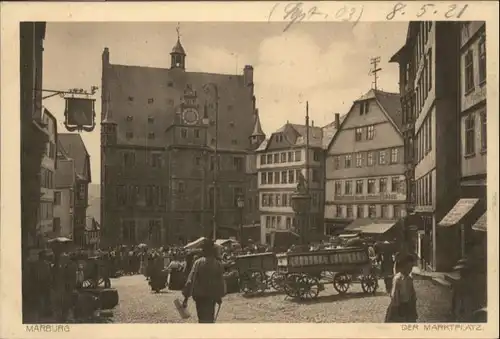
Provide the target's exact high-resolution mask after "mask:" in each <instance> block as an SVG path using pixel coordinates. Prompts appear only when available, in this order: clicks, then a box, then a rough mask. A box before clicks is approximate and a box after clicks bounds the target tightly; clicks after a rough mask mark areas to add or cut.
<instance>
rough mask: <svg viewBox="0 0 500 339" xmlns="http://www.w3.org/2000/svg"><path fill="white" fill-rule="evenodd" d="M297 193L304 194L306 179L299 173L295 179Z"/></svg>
mask: <svg viewBox="0 0 500 339" xmlns="http://www.w3.org/2000/svg"><path fill="white" fill-rule="evenodd" d="M297 181H298V182H297V192H298V193H305V192H306V178H304V175H303V174H302V173H299V176H298V178H297Z"/></svg>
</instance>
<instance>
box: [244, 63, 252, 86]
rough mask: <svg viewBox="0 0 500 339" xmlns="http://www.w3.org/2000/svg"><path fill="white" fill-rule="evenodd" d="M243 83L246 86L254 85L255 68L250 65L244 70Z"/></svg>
mask: <svg viewBox="0 0 500 339" xmlns="http://www.w3.org/2000/svg"><path fill="white" fill-rule="evenodd" d="M243 82H244V83H245V86H252V85H253V67H252V66H250V65H246V66H245V68H244V69H243Z"/></svg>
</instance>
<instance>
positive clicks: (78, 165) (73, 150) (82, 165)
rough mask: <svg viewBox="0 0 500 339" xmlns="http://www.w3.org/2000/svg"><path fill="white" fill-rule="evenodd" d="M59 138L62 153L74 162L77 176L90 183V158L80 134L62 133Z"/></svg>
mask: <svg viewBox="0 0 500 339" xmlns="http://www.w3.org/2000/svg"><path fill="white" fill-rule="evenodd" d="M58 137H59V146H60V147H61V148H62V151H63V152H64V153H65V154H67V156H68V157H69V158H71V159H73V161H74V164H75V173H76V175H77V176H78V177H79V178H81V179H83V180H88V181H89V182H90V181H91V173H90V156H89V153H88V152H87V148H86V147H85V143H84V142H83V139H82V137H81V136H80V134H75V133H61V134H59V135H58Z"/></svg>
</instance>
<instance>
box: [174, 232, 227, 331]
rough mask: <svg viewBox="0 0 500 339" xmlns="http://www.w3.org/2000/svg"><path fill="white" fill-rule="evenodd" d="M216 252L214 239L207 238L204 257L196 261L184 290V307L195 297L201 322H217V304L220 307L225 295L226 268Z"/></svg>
mask: <svg viewBox="0 0 500 339" xmlns="http://www.w3.org/2000/svg"><path fill="white" fill-rule="evenodd" d="M216 254H217V251H216V249H215V246H214V243H213V241H212V240H209V239H205V241H204V243H203V245H202V257H200V258H199V259H197V260H196V261H195V262H194V264H193V268H192V269H191V271H190V273H189V276H188V279H187V281H186V285H185V286H184V289H183V291H182V294H183V295H184V303H183V306H184V307H186V306H187V301H188V299H189V297H193V300H194V302H195V304H196V313H197V315H198V322H199V323H214V322H215V305H216V304H218V305H219V307H220V305H221V304H222V297H224V295H225V282H224V276H223V274H224V268H223V267H222V264H221V263H220V261H219V260H217V258H216Z"/></svg>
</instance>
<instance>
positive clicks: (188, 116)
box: [182, 107, 200, 125]
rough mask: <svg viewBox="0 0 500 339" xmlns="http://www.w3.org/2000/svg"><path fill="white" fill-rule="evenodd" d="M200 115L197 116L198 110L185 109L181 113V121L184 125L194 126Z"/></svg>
mask: <svg viewBox="0 0 500 339" xmlns="http://www.w3.org/2000/svg"><path fill="white" fill-rule="evenodd" d="M199 118H200V115H199V114H198V110H197V109H196V108H192V107H189V108H185V109H184V110H183V111H182V121H183V123H184V124H186V125H196V124H197V123H198V120H199Z"/></svg>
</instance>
